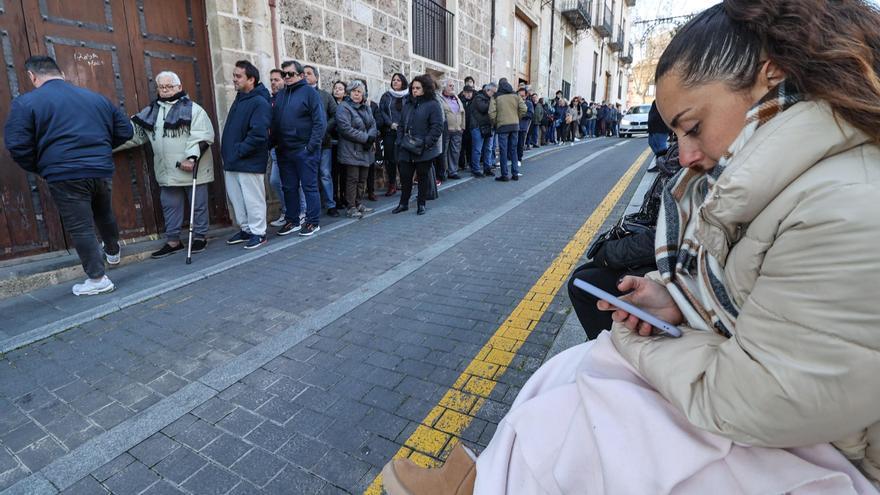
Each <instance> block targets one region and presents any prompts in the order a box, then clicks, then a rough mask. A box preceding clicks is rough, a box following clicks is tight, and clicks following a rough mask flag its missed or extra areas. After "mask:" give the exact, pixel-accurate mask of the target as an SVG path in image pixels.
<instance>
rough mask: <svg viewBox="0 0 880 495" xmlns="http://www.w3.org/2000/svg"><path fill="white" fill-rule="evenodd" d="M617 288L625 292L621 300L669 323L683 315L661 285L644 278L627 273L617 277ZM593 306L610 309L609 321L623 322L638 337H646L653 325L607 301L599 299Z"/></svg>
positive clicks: (682, 320)
mask: <svg viewBox="0 0 880 495" xmlns="http://www.w3.org/2000/svg"><path fill="white" fill-rule="evenodd" d="M617 288H618V289H619V290H620V291H621V292H623V293H624V294H626V295H624V296H621V297H620V299H621V300H623V301H626V302H628V303H630V304H633V305H635V306H638V307H639V308H641V309H642V310H644V311H647V312H648V313H650V314H651V315H653V316H656V317H657V318H660V319H661V320H663V321H666V322H668V323H671V324H672V325H679V324H681V323H683V322H684V315H682V313H681V310H679V309H678V306H676V304H675V300H673V299H672V296H671V295H670V294H669V291H668V290H666V287H664V286H663V285H662V284H659V283H657V282H655V281H653V280H651V279H647V278H644V277H633V276H626V277H623V278H622V279H621V280H620V282H619V283H618V284H617ZM596 306H597V307H598V308H599V309H600V310H602V311H613V313H611V319H612V320H614V321H616V322H619V323H622V324H623V325H624V326H625V327H626V328H628V329H630V330H632V331H633V332H638V334H639V335H641V336H644V337H647V336H649V335H651V333H652V332H653V331H654V327H653V326H652V325H651V324H650V323H648V322H645V321H642V320H641V319H639V318H638V317H636V316H635V315H632V314H630V313H628V312H626V311H624V310H622V309H619V308H617V307H615V306H612V305H611V304H609V303H608V302H606V301H603V300H601V299H600V300H599V302H598V303H596Z"/></svg>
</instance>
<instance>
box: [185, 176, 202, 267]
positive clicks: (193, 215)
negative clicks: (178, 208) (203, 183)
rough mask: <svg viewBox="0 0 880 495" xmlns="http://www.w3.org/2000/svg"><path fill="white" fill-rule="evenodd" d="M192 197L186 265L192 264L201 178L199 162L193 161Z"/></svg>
mask: <svg viewBox="0 0 880 495" xmlns="http://www.w3.org/2000/svg"><path fill="white" fill-rule="evenodd" d="M193 161H194V162H195V163H194V164H193V184H192V197H191V198H190V202H189V242H187V243H186V264H187V265H191V264H192V243H193V222H194V221H195V218H196V179H197V178H198V176H199V160H198V159H196V160H193Z"/></svg>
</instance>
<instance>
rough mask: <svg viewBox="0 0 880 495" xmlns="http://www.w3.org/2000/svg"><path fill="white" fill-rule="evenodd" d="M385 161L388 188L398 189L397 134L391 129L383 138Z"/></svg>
mask: <svg viewBox="0 0 880 495" xmlns="http://www.w3.org/2000/svg"><path fill="white" fill-rule="evenodd" d="M382 147H383V149H384V154H383V158H384V160H385V176H386V180H387V184H386V186H387V187H386V188H387V189H391V187H397V133H396V132H395V131H392V130H391V129H389V130H388V131H387V132H385V134H384V135H383V137H382Z"/></svg>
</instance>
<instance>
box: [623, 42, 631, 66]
mask: <svg viewBox="0 0 880 495" xmlns="http://www.w3.org/2000/svg"><path fill="white" fill-rule="evenodd" d="M620 63H622V64H624V65H629V64H631V63H633V44H632V43H630V44H629V46H628V47H627V49H626V53H623V54H621V55H620Z"/></svg>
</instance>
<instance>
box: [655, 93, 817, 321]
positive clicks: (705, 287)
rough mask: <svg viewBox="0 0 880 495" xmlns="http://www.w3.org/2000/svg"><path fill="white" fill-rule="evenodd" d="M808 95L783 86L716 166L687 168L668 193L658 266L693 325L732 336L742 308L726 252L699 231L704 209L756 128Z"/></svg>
mask: <svg viewBox="0 0 880 495" xmlns="http://www.w3.org/2000/svg"><path fill="white" fill-rule="evenodd" d="M802 99H803V96H802V95H801V94H800V92H798V91H797V90H796V89H794V88H791V87H788V86H786V84H785V82H783V83H781V84H779V85H778V86H776V87H775V88H773V89H772V90H770V92H769V93H767V95H766V96H764V97H763V98H762V99H761V100H760V101H759V102H758V103H757V104H756V105H755V106H754V107H752V109H751V110H749V112H748V113H747V114H746V125H745V127H744V128H743V130H742V131H741V132H740V134H739V136H737V138H736V139H735V140H734V141H733V144H731V145H730V147H729V148H728V150H727V152H726V153H725V154H724V156H723V157H722V158H721V160H719V162H718V165H716V166H715V168H713V169H712V170H710V171H708V172H701V171H694V170H689V169H682V170H681V171H680V172H679V173H678V174H676V176H675V177H673V178H672V179H671V180H670V181H669V183H668V184H667V185H666V188H665V189H664V191H663V199H662V205H661V207H660V211H661V213H662V214H661V215H660V217H659V219H658V222H657V233H656V237H655V239H654V242H655V246H654V247H655V253H654V254H655V258H656V261H657V268H658V270H659V271H660V275H661V277H662V279H663V283H664V284H665V285H666V288H667V289H668V290H669V293H670V294H671V295H672V297H673V298H674V299H675V302H676V304H677V305H678V306H679V308H680V309H681V311H682V313H683V314H684V316H685V319H686V320H687V322H688V324H689V325H691V326H692V327H694V328H696V329H698V330H706V331H708V330H714V331H716V332H718V333H719V334H721V335H723V336H725V337H730V336H732V335H733V333H734V331H735V324H736V318H737V316H738V315H739V311H740V308H739V306H738V305H737V303H736V302H735V301H734V298H732V297H731V296H730V295H729V294H728V291H727V288H726V287H725V286H724V264H725V263H726V261H727V260H726V256H723V257H722V258H724V259H720V258H719V257H718V256H716V255H715V254H713V253H712V252H711V250H709V249H707V248H706V247H705V246H704V245H703V244H702V243H701V241H700V239H699V237H698V236H697V235H696V232H697V225H698V224H699V223H701V222H703V221H704V220H703V219H702V218H701V215H700V212H701V209H702V208H703V206H704V203H705V202H706V200H707V198H709V194H710V192H711V191H712V189H713V187H714V185H715V183H716V182H717V181H718V179H719V177H721V174H722V173H723V172H724V171H725V170H726V169H727V168H728V167H729V166H730V164H731V161H732V160H733V158H734V157H735V156H736V155H737V154H738V153H739V152H740V151H742V149H743V148H744V147H745V145H746V144H747V143H748V142H749V140H750V139H751V138H752V137H753V136H754V134H755V132H756V131H757V130H758V129H759V128H760V127H761V126H763V125H764V124H766V123H767V122H769V121H770V120H772V119H773V118H774V117H776V116H777V115H779V114H781V113H782V112H784V111H785V110H787V109H788V108H790V107H791V106H793V105H794V104H795V103H797V102H799V101H801V100H802ZM728 242H729V241H728ZM728 247H730V246H728Z"/></svg>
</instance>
